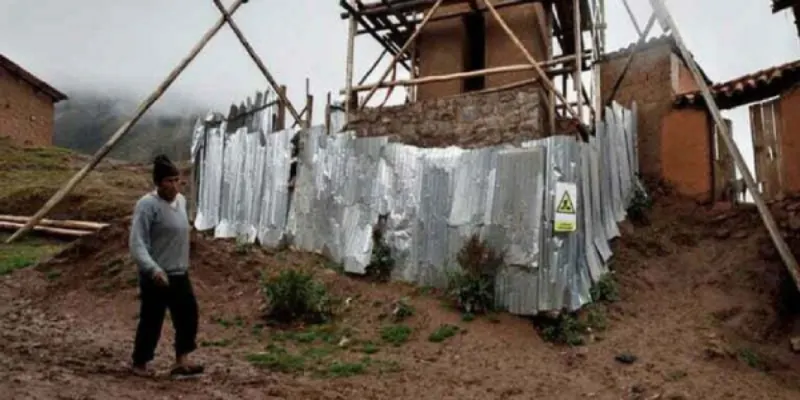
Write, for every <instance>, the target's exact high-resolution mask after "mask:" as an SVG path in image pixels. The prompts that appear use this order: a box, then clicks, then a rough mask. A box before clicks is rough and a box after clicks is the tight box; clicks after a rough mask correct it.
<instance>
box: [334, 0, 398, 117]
mask: <svg viewBox="0 0 800 400" xmlns="http://www.w3.org/2000/svg"><path fill="white" fill-rule="evenodd" d="M350 5H351V6H352V4H350ZM355 39H356V16H355V14H354V13H350V19H349V21H348V31H347V70H346V72H345V75H346V76H345V81H344V84H345V98H344V112H345V114H344V115H345V122H347V120H349V119H350V112H351V111H352V105H353V100H354V99H353V90H352V88H353V52H354V50H355ZM385 49H386V52H388V51H389V48H388V47H386V48H385ZM378 61H380V60H378ZM377 65H378V63H377V62H376V63H375V66H377Z"/></svg>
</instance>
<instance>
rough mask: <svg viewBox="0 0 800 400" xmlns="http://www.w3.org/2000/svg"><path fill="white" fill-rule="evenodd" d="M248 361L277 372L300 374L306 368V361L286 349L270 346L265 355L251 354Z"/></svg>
mask: <svg viewBox="0 0 800 400" xmlns="http://www.w3.org/2000/svg"><path fill="white" fill-rule="evenodd" d="M247 361H249V362H250V363H251V364H253V365H255V366H257V367H260V368H265V369H268V370H270V371H275V372H284V373H290V372H298V371H302V370H303V369H304V368H305V359H304V358H303V357H301V356H298V355H294V354H291V353H289V352H288V351H286V349H285V348H283V347H280V346H276V345H273V344H271V345H269V346H267V351H266V352H264V353H256V354H250V355H248V356H247Z"/></svg>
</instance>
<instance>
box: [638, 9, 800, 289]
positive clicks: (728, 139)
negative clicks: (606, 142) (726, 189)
mask: <svg viewBox="0 0 800 400" xmlns="http://www.w3.org/2000/svg"><path fill="white" fill-rule="evenodd" d="M650 4H651V5H652V6H653V13H654V14H655V15H658V19H659V21H660V23H661V24H663V26H665V27H666V28H667V29H669V30H670V31H672V37H673V38H674V39H675V43H676V44H677V46H678V49H679V50H680V52H681V55H682V56H683V59H684V61H685V62H686V65H687V67H689V70H690V71H691V73H692V76H693V77H694V81H695V83H696V84H697V86H698V87H700V93H701V94H702V95H703V100H705V103H706V106H707V107H708V110H709V111H710V112H711V115H712V117H714V123H715V124H716V126H717V128H718V129H719V132H720V135H719V137H720V138H722V141H723V143H725V147H727V148H728V151H729V152H730V154H731V155H732V156H733V160H734V162H736V167H737V168H739V171H741V173H742V178H744V183H745V184H746V185H747V189H748V190H749V191H750V195H751V196H753V202H754V203H755V204H756V208H758V212H759V213H760V214H761V219H762V220H763V222H764V226H766V228H767V231H768V232H769V235H770V237H771V238H772V242H773V243H774V244H775V248H776V249H777V250H778V253H779V254H780V256H781V259H782V260H783V263H784V264H785V265H786V269H788V271H789V274H790V275H791V276H792V279H793V280H794V284H795V286H796V287H797V289H798V290H800V272H798V265H797V260H796V259H795V257H794V254H792V251H791V250H790V249H789V246H788V245H787V244H786V241H785V240H784V239H783V236H781V232H780V230H779V229H778V225H777V224H776V223H775V219H774V218H773V217H772V213H771V212H770V210H769V207H767V204H766V203H765V202H764V199H763V198H762V197H761V193H759V190H758V185H757V184H756V181H755V179H753V174H752V173H751V172H750V168H749V167H748V166H747V163H745V161H744V157H742V153H741V152H740V151H739V147H738V146H737V145H736V142H735V141H734V140H733V136H732V135H731V132H730V130H729V129H728V124H726V123H725V120H724V119H723V118H722V113H721V112H720V110H719V107H717V102H716V100H714V96H712V95H711V90H710V89H709V88H708V84H707V83H706V80H705V79H704V78H703V75H702V74H701V73H700V68H699V67H698V66H697V62H696V61H695V59H694V57H692V55H691V54H690V53H689V50H687V49H686V45H685V44H684V43H683V39H682V37H681V34H680V32H679V31H678V26H677V24H676V23H675V21H674V20H673V19H672V16H671V15H670V13H669V10H668V9H667V6H666V5H665V4H664V3H663V0H650Z"/></svg>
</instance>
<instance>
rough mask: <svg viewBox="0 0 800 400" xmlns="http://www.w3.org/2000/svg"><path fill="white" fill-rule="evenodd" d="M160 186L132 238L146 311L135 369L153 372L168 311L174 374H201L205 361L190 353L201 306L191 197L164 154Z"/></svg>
mask: <svg viewBox="0 0 800 400" xmlns="http://www.w3.org/2000/svg"><path fill="white" fill-rule="evenodd" d="M153 183H154V184H155V186H156V190H155V191H153V192H150V193H148V194H146V195H144V196H143V197H142V198H141V199H139V201H138V202H137V203H136V208H135V210H134V213H133V222H132V224H131V232H130V239H129V247H130V252H131V255H132V256H133V259H134V261H135V262H136V265H137V267H138V271H139V289H140V290H139V291H140V297H141V309H140V312H139V325H138V327H137V329H136V339H135V343H134V350H133V365H132V372H133V373H134V374H136V375H139V376H153V373H152V372H151V371H150V370H148V368H147V364H148V363H149V362H150V361H152V360H153V358H154V356H155V349H156V346H157V345H158V341H159V338H160V337H161V327H162V325H163V323H164V316H165V313H166V310H167V309H169V312H170V315H171V317H172V324H173V327H174V328H175V365H174V366H173V368H172V370H171V374H172V375H195V374H200V373H202V372H203V369H204V368H203V366H202V365H195V364H191V363H189V361H188V356H189V354H190V353H191V352H193V351H194V350H195V349H196V348H197V344H196V342H195V340H196V337H197V325H198V307H197V300H196V299H195V296H194V291H193V289H192V283H191V281H190V280H189V240H190V239H189V234H190V227H189V219H188V217H187V212H186V198H184V197H183V195H181V193H180V171H179V170H178V168H177V167H176V166H175V165H174V164H173V163H172V162H171V161H170V160H169V159H168V158H167V157H166V156H163V155H160V156H158V157H156V158H155V161H154V163H153Z"/></svg>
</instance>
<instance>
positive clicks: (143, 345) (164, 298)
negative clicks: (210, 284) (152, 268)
mask: <svg viewBox="0 0 800 400" xmlns="http://www.w3.org/2000/svg"><path fill="white" fill-rule="evenodd" d="M139 288H140V295H141V310H140V312H139V326H138V327H137V329H136V340H135V343H134V350H133V362H134V364H135V365H144V364H146V363H148V362H150V361H152V360H153V357H154V356H155V350H156V346H157V345H158V340H159V339H160V337H161V327H162V326H163V324H164V315H165V313H166V311H167V308H169V313H170V316H171V317H172V326H173V327H174V328H175V355H176V356H182V355H185V354H189V353H191V352H192V351H194V350H195V349H196V348H197V343H196V342H195V339H196V338H197V322H198V309H197V299H195V297H194V290H192V282H191V281H190V280H189V275H188V274H187V275H175V276H170V277H169V286H166V287H161V286H158V285H157V284H156V283H155V281H153V279H152V278H150V277H147V276H139Z"/></svg>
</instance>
